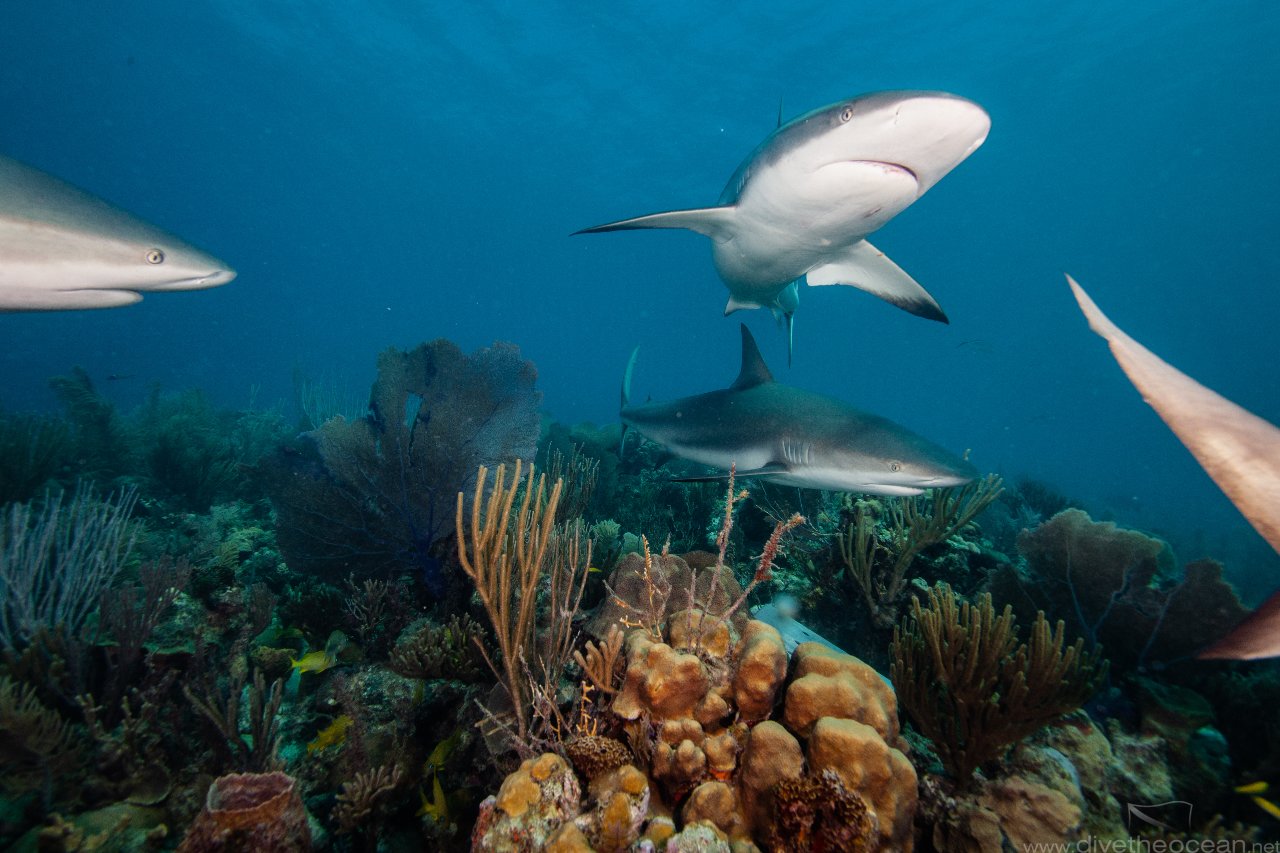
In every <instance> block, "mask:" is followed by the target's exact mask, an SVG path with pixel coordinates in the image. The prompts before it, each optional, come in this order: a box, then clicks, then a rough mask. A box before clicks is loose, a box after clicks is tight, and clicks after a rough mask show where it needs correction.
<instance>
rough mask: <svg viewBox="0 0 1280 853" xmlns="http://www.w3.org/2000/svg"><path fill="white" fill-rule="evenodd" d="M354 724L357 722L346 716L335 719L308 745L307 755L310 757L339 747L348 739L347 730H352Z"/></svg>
mask: <svg viewBox="0 0 1280 853" xmlns="http://www.w3.org/2000/svg"><path fill="white" fill-rule="evenodd" d="M354 722H355V720H353V719H351V718H350V717H349V716H347V715H346V714H343V715H342V716H340V717H338V718H337V719H335V720H334V721H333V722H332V723H330V724H329V725H327V726H325V728H324V729H323V730H321V731H320V733H319V734H317V735H316V739H315V740H313V741H311V743H309V744H307V754H308V755H310V754H311V753H313V752H316V751H318V750H321V749H325V748H327V747H330V746H337V745H338V744H340V743H342V742H344V741H345V740H346V739H347V729H349V728H351V724H352V723H354Z"/></svg>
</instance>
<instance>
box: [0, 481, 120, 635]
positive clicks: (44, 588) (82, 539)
mask: <svg viewBox="0 0 1280 853" xmlns="http://www.w3.org/2000/svg"><path fill="white" fill-rule="evenodd" d="M137 500H138V493H137V491H136V490H133V489H129V490H126V491H124V492H121V493H120V494H118V495H112V496H111V497H109V498H107V499H106V500H105V501H100V500H98V499H97V498H95V497H94V496H93V493H92V492H91V491H90V490H89V489H88V488H86V487H81V488H80V489H78V490H77V491H76V494H75V496H74V497H73V498H72V499H71V500H70V501H68V502H66V503H63V498H62V496H61V495H58V496H56V497H53V498H49V499H47V500H46V501H45V503H44V507H43V509H40V510H36V509H35V508H34V507H33V506H31V505H29V504H14V505H13V506H11V507H9V508H8V511H7V512H3V513H0V649H4V650H7V651H11V652H12V651H20V650H21V649H22V648H23V647H24V646H26V645H27V643H28V642H29V641H30V640H31V638H32V637H33V636H35V634H36V633H37V632H39V631H40V630H41V629H46V630H50V631H57V632H61V633H63V634H64V635H65V636H66V637H67V638H77V637H78V636H79V634H80V630H81V629H82V628H83V627H84V625H85V622H86V621H87V620H88V618H89V614H90V613H92V612H93V609H94V608H95V607H96V606H97V605H98V598H99V596H100V595H101V594H102V593H103V592H104V591H106V590H107V589H108V588H110V586H111V584H112V582H113V581H114V580H115V579H116V576H117V575H118V574H119V573H120V570H121V568H122V567H123V565H124V563H125V561H126V560H127V559H128V557H129V553H130V551H131V550H132V549H133V543H134V529H133V526H132V525H131V524H130V521H129V516H130V515H131V514H132V513H133V507H134V505H135V504H136V503H137Z"/></svg>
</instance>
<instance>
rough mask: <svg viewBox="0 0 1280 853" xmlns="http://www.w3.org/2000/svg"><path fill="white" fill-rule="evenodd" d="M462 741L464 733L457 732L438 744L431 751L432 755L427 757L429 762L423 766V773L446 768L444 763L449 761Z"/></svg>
mask: <svg viewBox="0 0 1280 853" xmlns="http://www.w3.org/2000/svg"><path fill="white" fill-rule="evenodd" d="M461 741H462V731H461V730H458V731H455V732H454V733H453V734H451V735H449V736H448V737H447V738H445V739H444V740H442V741H440V742H439V743H438V744H436V747H435V749H433V750H431V754H430V755H428V756H427V760H426V761H425V762H424V763H423V765H422V772H423V773H426V772H427V771H428V770H439V769H440V768H442V767H444V763H445V762H446V761H448V760H449V756H450V755H452V754H453V751H454V750H455V749H457V748H458V744H459V743H460V742H461Z"/></svg>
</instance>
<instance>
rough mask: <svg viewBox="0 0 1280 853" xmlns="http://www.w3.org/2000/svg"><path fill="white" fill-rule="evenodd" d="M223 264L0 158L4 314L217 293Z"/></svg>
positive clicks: (226, 270)
mask: <svg viewBox="0 0 1280 853" xmlns="http://www.w3.org/2000/svg"><path fill="white" fill-rule="evenodd" d="M235 275H236V274H235V271H234V270H232V269H231V268H230V267H229V266H227V265H226V264H225V263H223V262H222V261H220V260H218V259H217V258H215V257H212V256H211V255H208V254H206V253H204V252H202V251H200V250H199V249H197V248H195V247H194V246H191V245H190V244H188V243H186V242H184V241H182V240H180V239H178V238H177V237H174V236H173V235H172V234H168V233H166V232H164V231H162V230H161V229H159V228H156V227H155V226H153V225H150V224H149V223H147V222H144V221H142V220H141V219H138V218H137V217H135V216H133V215H132V214H129V213H126V212H125V211H123V210H120V209H119V208H117V207H114V206H112V205H110V204H108V203H107V202H105V201H103V200H102V199H100V198H98V197H96V196H93V195H90V194H89V193H86V192H84V191H83V190H80V189H77V188H76V187H73V186H71V185H70V184H68V183H66V182H65V181H62V180H60V179H58V178H55V177H53V176H52V175H49V174H46V173H45V172H42V171H40V170H38V169H34V168H32V167H30V166H26V165H24V164H22V163H19V162H17V161H16V160H12V159H10V158H8V157H4V156H0V311H59V310H67V309H75V308H115V307H117V306H121V305H129V304H132V303H134V302H137V301H138V300H140V299H141V298H142V293H143V292H149V291H167V290H196V289H200V288H206V287H217V286H218V285H220V284H226V283H227V282H229V281H231V280H232V279H233V278H235Z"/></svg>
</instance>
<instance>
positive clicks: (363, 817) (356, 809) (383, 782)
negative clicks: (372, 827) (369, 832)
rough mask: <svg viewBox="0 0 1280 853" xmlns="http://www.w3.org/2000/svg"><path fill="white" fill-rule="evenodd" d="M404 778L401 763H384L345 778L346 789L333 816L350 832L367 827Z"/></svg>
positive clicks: (335, 807)
mask: <svg viewBox="0 0 1280 853" xmlns="http://www.w3.org/2000/svg"><path fill="white" fill-rule="evenodd" d="M403 779H404V771H403V770H401V769H400V767H399V766H398V765H392V766H383V767H379V768H377V769H376V770H370V771H368V772H366V773H357V774H356V775H355V778H354V779H352V780H351V781H349V782H344V783H343V785H342V792H341V793H339V794H338V796H337V803H336V804H335V805H334V807H333V819H334V821H336V822H337V824H338V832H339V833H340V834H341V833H349V832H355V831H356V830H358V829H361V828H364V827H367V825H368V824H369V822H370V821H371V820H373V819H376V816H377V814H378V813H379V812H380V811H381V809H383V808H385V806H386V802H387V800H388V799H390V797H391V795H392V794H394V793H395V791H396V789H397V788H398V787H400V783H401V781H403Z"/></svg>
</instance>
